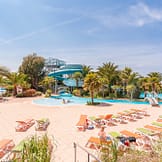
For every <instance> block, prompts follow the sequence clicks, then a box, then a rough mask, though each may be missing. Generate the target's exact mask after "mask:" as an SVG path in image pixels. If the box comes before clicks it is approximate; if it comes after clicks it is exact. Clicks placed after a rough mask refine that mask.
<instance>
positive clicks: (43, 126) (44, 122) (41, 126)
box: [35, 118, 50, 131]
mask: <svg viewBox="0 0 162 162" xmlns="http://www.w3.org/2000/svg"><path fill="white" fill-rule="evenodd" d="M49 124H50V122H49V119H48V118H43V119H40V120H36V126H35V130H36V131H46V130H47V127H48V125H49Z"/></svg>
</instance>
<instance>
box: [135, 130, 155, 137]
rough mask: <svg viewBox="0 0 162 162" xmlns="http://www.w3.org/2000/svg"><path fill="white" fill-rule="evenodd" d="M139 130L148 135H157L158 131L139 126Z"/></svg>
mask: <svg viewBox="0 0 162 162" xmlns="http://www.w3.org/2000/svg"><path fill="white" fill-rule="evenodd" d="M137 130H138V131H139V132H141V133H142V134H144V135H148V136H154V135H157V133H156V132H155V131H152V130H149V129H146V128H137Z"/></svg>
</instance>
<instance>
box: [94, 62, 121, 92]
mask: <svg viewBox="0 0 162 162" xmlns="http://www.w3.org/2000/svg"><path fill="white" fill-rule="evenodd" d="M117 68H118V66H117V65H115V64H114V63H111V62H108V63H104V64H103V66H101V67H100V66H99V67H98V69H97V70H98V72H97V73H98V75H99V76H100V77H101V78H104V82H105V83H104V84H105V85H108V93H109V94H110V93H111V86H112V85H114V84H115V82H116V79H117V76H118V71H117Z"/></svg>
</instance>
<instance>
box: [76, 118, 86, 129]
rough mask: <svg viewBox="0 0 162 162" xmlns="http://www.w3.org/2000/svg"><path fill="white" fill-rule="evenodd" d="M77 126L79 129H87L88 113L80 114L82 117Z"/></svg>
mask: <svg viewBox="0 0 162 162" xmlns="http://www.w3.org/2000/svg"><path fill="white" fill-rule="evenodd" d="M76 127H77V129H78V130H79V131H85V129H86V128H87V115H80V119H79V121H78V123H77V124H76Z"/></svg>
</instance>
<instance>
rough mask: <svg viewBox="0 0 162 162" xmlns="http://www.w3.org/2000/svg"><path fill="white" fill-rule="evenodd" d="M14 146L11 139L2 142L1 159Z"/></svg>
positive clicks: (0, 144) (0, 146) (0, 147)
mask: <svg viewBox="0 0 162 162" xmlns="http://www.w3.org/2000/svg"><path fill="white" fill-rule="evenodd" d="M14 146H15V144H14V142H13V140H11V139H2V140H0V158H2V157H3V156H4V155H5V154H6V153H8V152H9V151H10V150H11V149H12V148H13V147H14Z"/></svg>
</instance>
